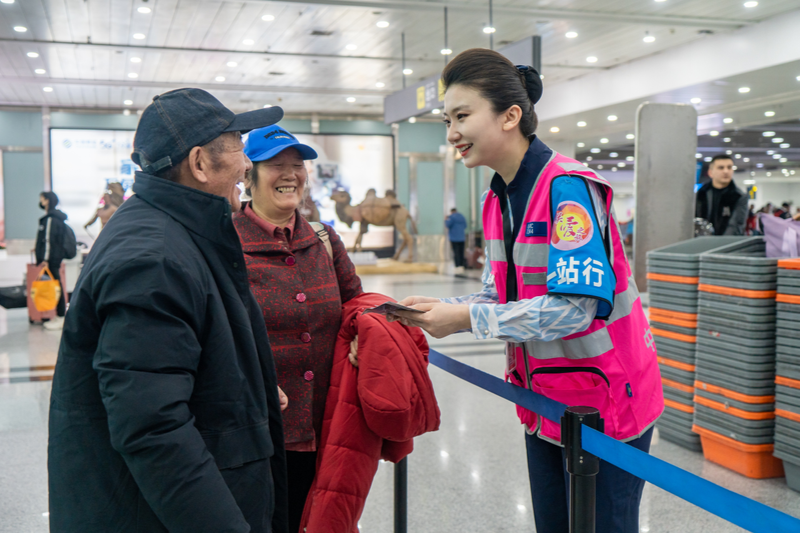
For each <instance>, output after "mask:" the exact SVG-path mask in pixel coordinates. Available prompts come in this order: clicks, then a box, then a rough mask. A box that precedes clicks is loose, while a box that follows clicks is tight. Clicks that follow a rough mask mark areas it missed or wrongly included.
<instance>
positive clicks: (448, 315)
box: [389, 300, 472, 339]
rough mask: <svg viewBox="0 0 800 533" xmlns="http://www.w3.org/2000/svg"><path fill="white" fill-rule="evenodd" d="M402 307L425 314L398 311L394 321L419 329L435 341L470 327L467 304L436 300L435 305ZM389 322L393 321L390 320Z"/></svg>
mask: <svg viewBox="0 0 800 533" xmlns="http://www.w3.org/2000/svg"><path fill="white" fill-rule="evenodd" d="M404 302H405V300H404ZM403 305H406V306H408V307H413V308H414V309H419V310H420V311H425V312H424V313H421V314H420V313H410V312H408V311H398V312H397V313H396V315H395V316H396V317H397V318H395V319H394V320H397V319H399V320H400V323H401V324H403V325H404V326H412V327H420V328H422V329H424V330H425V331H427V332H428V333H430V334H431V335H432V336H433V337H435V338H437V339H441V338H442V337H447V336H448V335H452V334H453V333H455V332H456V331H461V330H462V329H469V328H470V327H472V322H471V321H470V316H469V305H467V304H444V303H441V302H439V301H438V300H437V302H436V303H418V304H414V305H408V304H406V303H403ZM389 320H390V321H394V320H392V318H390V319H389Z"/></svg>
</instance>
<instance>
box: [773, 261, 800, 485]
mask: <svg viewBox="0 0 800 533" xmlns="http://www.w3.org/2000/svg"><path fill="white" fill-rule="evenodd" d="M776 301H777V330H776V341H777V349H776V352H777V353H776V360H777V363H776V369H775V373H776V376H775V457H778V458H780V459H782V460H783V467H784V470H785V471H786V482H787V483H788V485H789V487H791V488H792V489H794V490H796V491H800V259H787V260H781V261H779V262H778V294H777V297H776Z"/></svg>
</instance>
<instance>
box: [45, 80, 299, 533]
mask: <svg viewBox="0 0 800 533" xmlns="http://www.w3.org/2000/svg"><path fill="white" fill-rule="evenodd" d="M282 116H283V111H282V110H281V109H280V108H276V107H272V108H268V109H260V110H257V111H251V112H248V113H242V114H239V115H235V114H234V113H233V112H232V111H230V110H228V109H227V108H225V107H224V106H223V105H222V104H221V103H220V102H219V101H218V100H217V99H216V98H214V97H213V96H211V95H210V94H209V93H207V92H205V91H202V90H199V89H179V90H176V91H171V92H168V93H165V94H163V95H160V96H156V97H155V98H154V99H153V103H152V104H150V106H148V107H147V109H145V111H144V113H143V114H142V117H141V120H140V122H139V127H138V129H137V130H136V135H135V138H134V141H133V148H134V152H133V155H132V158H133V160H134V161H135V162H136V163H137V164H138V165H140V166H141V167H142V172H137V173H136V182H135V185H134V192H135V193H136V194H135V196H133V197H132V198H131V199H129V200H128V201H127V202H125V204H123V205H122V207H120V208H119V210H118V211H117V212H116V214H115V215H114V217H112V219H111V220H110V221H109V223H108V225H107V226H106V227H105V229H104V230H103V232H102V233H101V234H100V237H99V238H98V239H97V241H96V242H95V244H94V246H93V248H92V252H91V254H90V255H89V257H88V259H87V261H86V264H85V265H84V267H83V271H82V273H81V276H80V278H79V280H78V284H77V286H76V287H75V291H74V293H73V299H72V304H71V307H70V313H69V315H68V316H67V318H66V322H65V324H64V333H63V337H62V341H61V347H60V349H59V354H58V363H57V364H56V370H55V376H54V379H53V391H52V396H51V404H50V439H49V446H48V468H49V474H50V530H51V531H52V532H75V533H78V532H79V533H90V532H98V533H99V532H103V533H106V532H112V531H113V532H115V533H127V532H141V533H157V532H167V531H169V532H186V533H189V532H192V533H201V532H208V533H212V532H213V533H222V532H236V533H239V532H241V533H245V532H253V533H256V532H260V533H270V532H276V533H287V531H288V528H287V522H286V456H285V452H284V445H283V430H282V428H281V415H280V403H279V400H278V388H277V379H276V375H275V366H274V362H273V359H272V352H271V350H270V346H269V339H268V336H267V330H266V326H265V325H264V319H263V317H262V316H261V310H260V309H259V307H258V304H257V303H256V301H255V299H254V298H253V296H252V294H251V293H250V288H249V284H248V280H247V271H246V267H245V262H244V256H243V254H242V248H241V245H240V244H239V238H238V237H237V234H236V230H235V229H234V226H233V222H232V221H231V214H232V211H236V210H238V209H239V207H240V203H239V189H238V187H237V185H238V183H240V182H242V181H243V180H244V175H245V172H246V171H247V170H248V169H249V168H251V167H252V163H250V160H249V159H247V157H245V155H244V153H243V151H242V149H243V144H242V141H241V135H240V133H241V132H247V131H250V130H252V129H255V128H260V127H263V126H267V125H270V124H274V123H275V122H277V121H278V120H280V118H281V117H282Z"/></svg>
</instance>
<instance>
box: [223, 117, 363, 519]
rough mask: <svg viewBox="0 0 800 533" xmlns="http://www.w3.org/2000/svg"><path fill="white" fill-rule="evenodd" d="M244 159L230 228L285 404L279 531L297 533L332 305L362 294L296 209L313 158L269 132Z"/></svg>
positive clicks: (256, 138)
mask: <svg viewBox="0 0 800 533" xmlns="http://www.w3.org/2000/svg"><path fill="white" fill-rule="evenodd" d="M245 154H247V156H248V157H249V158H250V159H251V160H252V161H253V168H252V169H251V170H250V171H249V172H248V174H247V178H246V180H245V191H246V193H247V195H248V196H250V197H251V198H252V201H250V202H247V203H245V204H244V207H243V209H242V211H241V212H239V213H237V214H235V215H234V217H233V222H234V224H235V226H236V229H237V231H238V232H239V237H240V238H241V241H242V247H243V249H244V254H245V261H246V262H247V274H248V278H249V279H250V286H251V288H252V291H253V294H254V295H255V297H256V300H258V305H259V308H260V309H261V312H262V313H263V315H264V320H265V321H266V324H267V331H269V338H270V344H271V345H272V350H273V353H274V354H275V366H276V368H277V373H278V385H279V386H280V387H281V389H282V390H283V391H284V392H285V394H286V396H287V398H288V406H287V407H286V409H285V410H284V412H283V423H284V432H285V435H286V450H287V451H286V461H287V470H288V482H289V492H288V497H289V530H290V532H291V533H297V531H298V530H299V529H300V521H301V518H302V515H303V507H304V506H305V501H306V497H307V495H308V491H309V489H310V487H311V484H312V482H313V481H314V474H315V472H316V464H317V450H318V449H319V445H320V437H321V435H322V418H323V414H324V411H325V401H326V398H327V395H328V387H329V386H330V379H331V365H332V362H333V351H334V342H335V341H336V337H337V335H338V334H339V325H340V323H341V315H342V304H343V303H346V302H348V301H350V300H351V299H353V298H355V297H356V296H358V295H359V294H361V293H362V292H363V291H362V290H361V280H360V279H359V277H358V276H357V275H356V271H355V266H353V263H352V262H351V261H350V259H349V258H348V256H347V250H345V247H344V244H343V243H342V241H341V239H340V238H339V236H338V235H337V234H336V233H335V232H334V231H333V228H331V227H330V226H327V225H324V226H323V225H321V224H318V225H317V228H316V229H315V228H313V227H312V226H311V224H309V222H307V221H306V220H305V219H304V218H303V217H302V216H301V215H300V212H299V211H298V209H299V208H300V207H301V205H302V202H303V198H304V196H305V193H306V183H307V180H308V173H307V170H306V166H305V164H304V160H308V159H316V157H317V153H316V152H315V151H314V149H312V148H311V147H309V146H306V145H304V144H301V143H300V142H299V141H298V140H297V139H296V138H295V136H294V135H292V134H291V133H289V132H288V131H286V130H285V129H283V128H281V127H279V126H270V127H268V128H262V129H259V130H255V131H253V132H251V133H250V135H249V136H248V138H247V143H246V144H245ZM325 240H329V241H330V245H329V246H330V248H328V246H326V244H325V242H324V241H325ZM351 362H353V363H354V364H355V360H354V359H353V358H351Z"/></svg>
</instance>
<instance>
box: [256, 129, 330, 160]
mask: <svg viewBox="0 0 800 533" xmlns="http://www.w3.org/2000/svg"><path fill="white" fill-rule="evenodd" d="M287 148H294V149H295V150H297V151H298V152H300V156H301V157H302V158H303V159H316V158H317V152H316V151H315V150H314V149H313V148H311V147H310V146H307V145H305V144H302V143H301V142H300V141H298V140H297V137H295V136H294V135H292V134H291V133H289V132H288V131H286V130H285V129H283V128H281V127H280V126H267V127H266V128H260V129H257V130H253V131H251V132H250V135H249V136H248V137H247V142H246V143H244V155H246V156H247V157H249V158H250V161H266V160H267V159H272V158H273V157H275V156H276V155H278V154H279V153H281V152H282V151H284V150H286V149H287Z"/></svg>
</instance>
